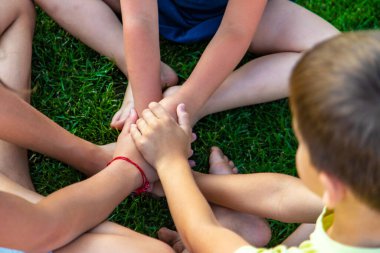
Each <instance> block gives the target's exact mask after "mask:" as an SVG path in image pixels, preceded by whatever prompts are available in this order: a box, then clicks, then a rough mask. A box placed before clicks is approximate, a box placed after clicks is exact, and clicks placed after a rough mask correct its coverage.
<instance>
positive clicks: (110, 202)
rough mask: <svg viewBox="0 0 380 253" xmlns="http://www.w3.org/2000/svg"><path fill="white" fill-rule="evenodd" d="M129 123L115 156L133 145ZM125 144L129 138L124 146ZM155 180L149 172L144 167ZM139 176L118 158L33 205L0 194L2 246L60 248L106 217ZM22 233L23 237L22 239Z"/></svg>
mask: <svg viewBox="0 0 380 253" xmlns="http://www.w3.org/2000/svg"><path fill="white" fill-rule="evenodd" d="M128 128H129V126H128V125H126V126H125V128H124V130H123V131H122V133H121V134H120V136H119V139H118V143H117V145H116V150H115V154H114V155H115V157H116V156H126V155H127V154H131V153H133V149H135V147H134V145H133V141H132V140H128V139H127V137H128V136H129V131H128ZM126 143H128V144H127V145H126ZM145 173H146V175H147V176H148V179H149V180H155V174H154V173H153V172H152V171H145ZM141 185H142V176H141V174H140V172H139V170H137V169H136V168H135V167H134V166H133V165H131V164H130V163H127V162H125V161H122V160H116V161H114V162H112V163H111V164H110V165H109V166H107V167H106V168H105V169H104V170H102V171H101V172H99V173H98V174H96V175H94V176H93V177H91V178H89V179H87V180H85V181H82V182H80V183H76V184H73V185H71V186H68V187H66V188H64V189H62V190H59V191H57V192H55V193H53V194H51V195H49V196H48V197H46V198H44V199H42V200H41V201H40V202H38V203H37V204H33V203H30V202H27V201H25V200H23V199H21V198H19V197H16V196H14V195H10V194H6V193H0V198H1V203H2V204H1V205H0V217H6V218H4V219H3V220H2V223H1V226H0V238H1V245H2V246H3V247H8V248H15V249H20V250H23V251H27V252H48V251H50V250H53V249H57V248H59V247H62V246H64V245H66V244H67V243H69V242H70V241H72V240H73V239H75V238H76V237H78V236H79V235H81V234H82V233H84V232H86V231H88V230H89V229H91V228H93V227H94V226H96V225H97V224H99V223H100V222H102V221H104V220H105V219H106V218H107V216H108V215H109V214H110V213H111V211H112V210H113V209H114V208H115V207H116V205H118V204H119V203H120V202H121V201H122V200H123V199H124V198H125V197H126V196H128V195H129V194H130V193H131V192H132V191H133V190H135V189H137V188H139V187H140V186H141ZM20 238H22V240H20Z"/></svg>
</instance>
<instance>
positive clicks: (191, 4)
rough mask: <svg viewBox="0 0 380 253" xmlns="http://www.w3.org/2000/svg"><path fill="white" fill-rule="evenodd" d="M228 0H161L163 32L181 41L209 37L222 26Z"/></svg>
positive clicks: (165, 35) (186, 41)
mask: <svg viewBox="0 0 380 253" xmlns="http://www.w3.org/2000/svg"><path fill="white" fill-rule="evenodd" d="M291 1H292V2H294V0H291ZM227 3H228V0H211V1H210V0H158V11H159V27H160V34H161V35H162V36H163V37H164V38H165V39H167V40H171V41H174V42H178V43H193V42H198V41H203V40H209V39H211V38H212V37H213V36H214V34H215V33H216V31H217V30H218V28H219V25H220V23H221V21H222V18H223V15H224V12H225V10H226V7H227Z"/></svg>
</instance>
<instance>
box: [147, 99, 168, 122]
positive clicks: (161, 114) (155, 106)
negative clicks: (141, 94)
mask: <svg viewBox="0 0 380 253" xmlns="http://www.w3.org/2000/svg"><path fill="white" fill-rule="evenodd" d="M149 109H150V110H151V111H152V113H153V114H154V115H155V116H156V117H157V118H159V119H164V118H168V117H169V118H171V116H170V114H169V113H168V112H167V111H166V110H165V109H164V107H162V105H160V104H159V103H156V102H152V103H150V104H149Z"/></svg>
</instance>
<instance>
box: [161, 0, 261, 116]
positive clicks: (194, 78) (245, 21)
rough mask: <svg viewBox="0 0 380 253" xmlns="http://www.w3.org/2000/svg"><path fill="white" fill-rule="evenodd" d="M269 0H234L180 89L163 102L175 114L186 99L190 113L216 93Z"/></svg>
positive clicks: (233, 66) (239, 56)
mask: <svg viewBox="0 0 380 253" xmlns="http://www.w3.org/2000/svg"><path fill="white" fill-rule="evenodd" d="M266 3H267V0H255V1H252V0H230V1H228V5H227V8H226V11H225V14H224V16H223V20H222V23H221V25H220V27H219V29H218V31H217V33H216V34H215V36H214V37H213V39H212V40H211V42H210V43H209V45H208V46H207V48H206V50H205V51H204V53H203V54H202V56H201V58H200V60H199V62H198V64H197V65H196V67H195V69H194V70H193V72H192V74H191V75H190V77H189V79H188V80H187V81H186V82H185V84H184V85H183V87H182V88H181V89H180V91H179V92H178V93H177V94H175V95H174V96H171V97H168V98H165V99H164V100H163V101H162V102H161V104H163V105H164V107H165V109H167V110H169V112H170V113H171V114H172V116H175V110H176V106H177V105H178V104H179V103H185V104H186V106H187V107H186V108H187V111H188V112H189V114H190V117H191V118H193V117H194V115H195V114H196V112H197V111H198V110H199V109H201V108H202V106H203V105H204V104H205V102H206V101H207V99H208V98H209V97H210V96H211V95H212V93H213V92H214V91H215V90H216V89H217V88H218V87H219V85H221V84H222V82H223V81H224V80H225V79H226V78H227V76H228V75H229V74H230V73H231V72H232V71H233V70H234V68H235V67H236V66H237V64H238V63H239V62H240V61H241V59H242V58H243V56H244V54H245V53H246V52H247V50H248V47H249V45H250V43H251V41H252V39H253V37H254V34H255V32H256V29H257V27H258V24H259V22H260V19H261V16H262V14H263V12H264V8H265V6H266Z"/></svg>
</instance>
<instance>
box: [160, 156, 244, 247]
mask: <svg viewBox="0 0 380 253" xmlns="http://www.w3.org/2000/svg"><path fill="white" fill-rule="evenodd" d="M168 168H172V169H168ZM157 171H158V174H159V176H160V179H161V182H162V186H163V188H164V190H165V194H166V197H167V201H168V204H169V208H170V212H171V214H172V217H173V220H174V222H175V224H176V227H177V229H178V231H179V233H180V234H181V238H182V239H183V240H184V243H185V245H186V247H187V248H188V249H189V250H190V251H191V252H233V251H234V250H236V249H237V248H239V247H240V246H242V245H247V244H248V243H246V242H245V241H244V240H243V239H241V238H240V237H239V236H237V235H236V234H235V233H233V232H232V231H229V230H227V229H225V228H223V227H221V226H220V225H219V224H218V222H217V221H216V219H215V216H214V214H213V212H212V210H211V208H210V206H209V204H208V202H207V201H206V199H205V198H204V197H203V196H202V194H201V192H200V191H199V189H198V187H197V185H196V183H195V181H194V179H193V176H192V173H191V169H190V167H189V165H188V162H187V159H185V158H183V159H170V161H169V162H167V163H163V164H162V165H161V166H160V167H158V168H157ZM222 238H226V239H227V240H223V239H222Z"/></svg>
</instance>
